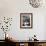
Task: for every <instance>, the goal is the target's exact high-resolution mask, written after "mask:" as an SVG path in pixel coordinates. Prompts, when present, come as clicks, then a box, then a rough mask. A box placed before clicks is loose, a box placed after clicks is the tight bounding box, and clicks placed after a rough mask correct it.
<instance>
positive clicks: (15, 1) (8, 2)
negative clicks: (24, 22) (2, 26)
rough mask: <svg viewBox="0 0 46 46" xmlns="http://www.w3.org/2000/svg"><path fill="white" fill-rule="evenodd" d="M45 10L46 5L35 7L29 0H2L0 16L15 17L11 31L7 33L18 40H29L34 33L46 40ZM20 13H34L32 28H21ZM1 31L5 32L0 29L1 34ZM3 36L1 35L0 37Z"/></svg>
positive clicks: (0, 0)
mask: <svg viewBox="0 0 46 46" xmlns="http://www.w3.org/2000/svg"><path fill="white" fill-rule="evenodd" d="M45 12H46V8H45V6H43V7H40V8H33V7H32V6H31V5H30V4H29V1H28V0H0V17H4V16H6V17H12V18H13V20H12V26H11V28H10V31H8V32H7V33H8V34H10V37H13V39H16V40H28V39H29V37H32V36H33V35H34V34H36V35H37V39H39V40H46V38H45V34H46V33H45V21H44V20H45V14H46V13H45ZM20 13H33V28H32V29H20ZM1 33H3V32H2V31H0V35H2V34H1ZM3 34H4V33H3ZM2 38H3V37H2V36H0V39H2ZM3 39H4V38H3Z"/></svg>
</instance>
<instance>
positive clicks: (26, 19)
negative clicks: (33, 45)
mask: <svg viewBox="0 0 46 46" xmlns="http://www.w3.org/2000/svg"><path fill="white" fill-rule="evenodd" d="M32 26H33V14H32V13H20V28H27V29H28V28H32Z"/></svg>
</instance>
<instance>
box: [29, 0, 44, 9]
mask: <svg viewBox="0 0 46 46" xmlns="http://www.w3.org/2000/svg"><path fill="white" fill-rule="evenodd" d="M29 3H30V5H32V7H34V8H38V7H40V6H41V5H42V4H43V3H45V2H44V1H43V0H29Z"/></svg>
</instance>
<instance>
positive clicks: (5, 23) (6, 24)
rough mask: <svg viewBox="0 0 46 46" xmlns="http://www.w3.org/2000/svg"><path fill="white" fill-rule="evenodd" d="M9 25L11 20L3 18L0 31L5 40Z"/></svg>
mask: <svg viewBox="0 0 46 46" xmlns="http://www.w3.org/2000/svg"><path fill="white" fill-rule="evenodd" d="M11 23H12V18H9V17H4V18H3V23H2V27H1V29H2V31H4V33H5V38H6V32H7V31H9V30H10V26H11ZM0 24H1V23H0Z"/></svg>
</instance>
